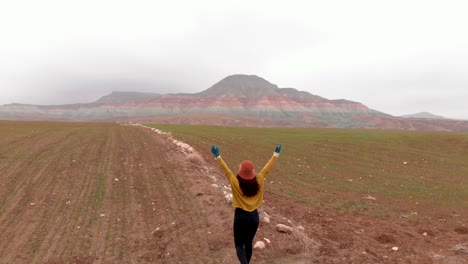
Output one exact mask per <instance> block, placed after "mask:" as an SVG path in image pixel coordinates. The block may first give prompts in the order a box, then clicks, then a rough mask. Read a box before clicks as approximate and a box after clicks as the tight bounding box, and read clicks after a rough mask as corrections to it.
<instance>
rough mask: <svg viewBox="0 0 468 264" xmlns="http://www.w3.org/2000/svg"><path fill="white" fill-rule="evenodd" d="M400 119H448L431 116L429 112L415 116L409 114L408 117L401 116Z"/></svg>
mask: <svg viewBox="0 0 468 264" xmlns="http://www.w3.org/2000/svg"><path fill="white" fill-rule="evenodd" d="M401 117H406V118H426V119H448V118H446V117H443V116H438V115H434V114H431V113H429V112H419V113H415V114H410V115H402V116H401Z"/></svg>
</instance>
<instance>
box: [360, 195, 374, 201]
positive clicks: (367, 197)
mask: <svg viewBox="0 0 468 264" xmlns="http://www.w3.org/2000/svg"><path fill="white" fill-rule="evenodd" d="M362 199H367V200H374V201H375V200H377V198H375V197H374V196H370V195H367V196H366V197H362Z"/></svg>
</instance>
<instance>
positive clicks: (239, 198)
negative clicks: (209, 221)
mask: <svg viewBox="0 0 468 264" xmlns="http://www.w3.org/2000/svg"><path fill="white" fill-rule="evenodd" d="M278 156H279V154H277V153H275V154H273V156H272V157H271V158H270V160H269V161H268V163H267V164H266V165H265V167H263V169H262V170H261V171H260V173H258V174H257V182H258V185H259V191H258V193H257V194H256V195H255V196H252V197H246V196H244V195H243V194H242V190H241V188H240V186H239V181H238V180H237V177H236V175H234V173H232V171H231V170H230V169H229V167H228V166H227V165H226V163H225V162H224V160H223V159H222V158H221V156H218V157H217V158H216V159H217V160H218V164H219V165H220V166H221V168H222V169H223V170H224V172H225V174H226V178H227V179H228V181H229V183H231V189H232V206H233V207H237V208H241V209H243V210H245V211H248V212H252V211H254V210H255V209H257V208H258V207H259V206H260V205H262V202H263V190H264V187H265V177H266V175H267V174H268V172H270V170H271V167H272V166H273V164H275V162H276V160H277V159H278Z"/></svg>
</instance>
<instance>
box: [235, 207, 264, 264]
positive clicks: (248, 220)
mask: <svg viewBox="0 0 468 264" xmlns="http://www.w3.org/2000/svg"><path fill="white" fill-rule="evenodd" d="M259 223H260V221H259V217H258V211H257V209H255V210H254V211H252V212H248V211H244V210H242V209H240V208H236V210H235V213H234V244H235V245H236V252H237V257H238V258H239V261H240V263H242V264H248V263H249V262H250V258H251V257H252V242H253V239H254V237H255V233H257V228H258V225H259Z"/></svg>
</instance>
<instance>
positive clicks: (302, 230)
mask: <svg viewBox="0 0 468 264" xmlns="http://www.w3.org/2000/svg"><path fill="white" fill-rule="evenodd" d="M297 229H298V230H299V231H301V232H304V230H305V228H304V227H303V226H298V227H297Z"/></svg>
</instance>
